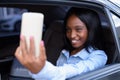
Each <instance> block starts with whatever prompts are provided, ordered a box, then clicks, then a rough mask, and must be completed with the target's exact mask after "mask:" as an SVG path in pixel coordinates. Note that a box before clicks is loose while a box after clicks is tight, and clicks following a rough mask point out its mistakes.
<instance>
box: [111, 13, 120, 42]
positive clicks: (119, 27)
mask: <svg viewBox="0 0 120 80" xmlns="http://www.w3.org/2000/svg"><path fill="white" fill-rule="evenodd" d="M112 18H113V22H114V25H115V29H116V32H117V36H118V38H119V43H120V18H119V17H118V16H116V15H115V14H113V13H112Z"/></svg>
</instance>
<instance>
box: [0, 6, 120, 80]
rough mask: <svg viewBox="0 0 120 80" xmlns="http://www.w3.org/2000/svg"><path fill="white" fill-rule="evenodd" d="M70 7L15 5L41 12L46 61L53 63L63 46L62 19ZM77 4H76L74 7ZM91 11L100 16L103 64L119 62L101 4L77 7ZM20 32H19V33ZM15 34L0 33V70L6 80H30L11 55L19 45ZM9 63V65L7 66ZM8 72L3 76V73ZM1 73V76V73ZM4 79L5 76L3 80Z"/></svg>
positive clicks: (111, 33)
mask: <svg viewBox="0 0 120 80" xmlns="http://www.w3.org/2000/svg"><path fill="white" fill-rule="evenodd" d="M70 7H71V6H57V5H56V6H51V5H36V6H32V7H31V6H18V7H17V8H26V9H27V10H28V12H41V13H43V14H44V15H45V19H44V29H43V30H44V31H43V40H44V42H45V47H46V54H47V60H48V61H50V62H51V63H53V64H54V65H55V64H56V60H57V58H58V56H59V54H60V52H61V50H62V49H63V47H64V34H63V27H64V26H63V21H64V17H65V14H66V12H67V10H68V9H69V8H70ZM76 7H77V6H76ZM81 7H83V8H89V9H93V10H95V11H96V12H97V13H98V14H99V17H100V20H101V27H102V32H101V34H102V35H103V36H102V39H101V41H102V45H103V50H104V51H105V52H106V54H107V56H108V62H107V64H106V65H109V64H114V63H117V62H119V59H118V57H117V56H118V55H119V54H118V49H117V46H116V41H115V39H114V34H113V31H112V29H111V27H110V26H111V24H110V22H109V19H108V16H107V15H106V13H105V11H104V10H103V9H102V8H101V7H94V6H92V7H89V6H83V5H82V6H81ZM19 33H20V32H19ZM19 33H18V34H14V35H10V36H4V37H2V36H0V53H1V54H0V72H1V73H2V72H4V73H2V74H3V78H5V77H6V76H9V80H32V78H31V76H30V75H29V73H28V70H27V69H25V68H24V67H23V66H22V65H21V64H20V63H19V61H18V60H17V59H16V58H15V57H14V52H15V50H16V48H17V46H18V45H19ZM8 65H9V66H8ZM6 73H8V74H7V75H5V74H6ZM2 74H1V75H2ZM3 80H5V79H3Z"/></svg>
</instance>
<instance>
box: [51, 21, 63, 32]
mask: <svg viewBox="0 0 120 80" xmlns="http://www.w3.org/2000/svg"><path fill="white" fill-rule="evenodd" d="M63 28H64V26H63V21H62V20H57V21H54V22H53V23H52V24H51V25H50V29H52V30H54V31H57V32H63Z"/></svg>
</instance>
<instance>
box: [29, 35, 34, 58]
mask: <svg viewBox="0 0 120 80" xmlns="http://www.w3.org/2000/svg"><path fill="white" fill-rule="evenodd" d="M29 51H30V52H29V53H30V55H31V56H33V57H35V43H34V38H33V37H32V36H31V37H30V48H29Z"/></svg>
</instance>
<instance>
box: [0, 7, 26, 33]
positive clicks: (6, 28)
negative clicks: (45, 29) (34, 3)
mask: <svg viewBox="0 0 120 80" xmlns="http://www.w3.org/2000/svg"><path fill="white" fill-rule="evenodd" d="M23 12H27V9H22V8H12V7H0V34H1V35H3V34H6V33H7V34H8V33H9V35H10V34H14V33H16V32H20V27H21V15H22V13H23ZM13 32H14V33H13Z"/></svg>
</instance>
